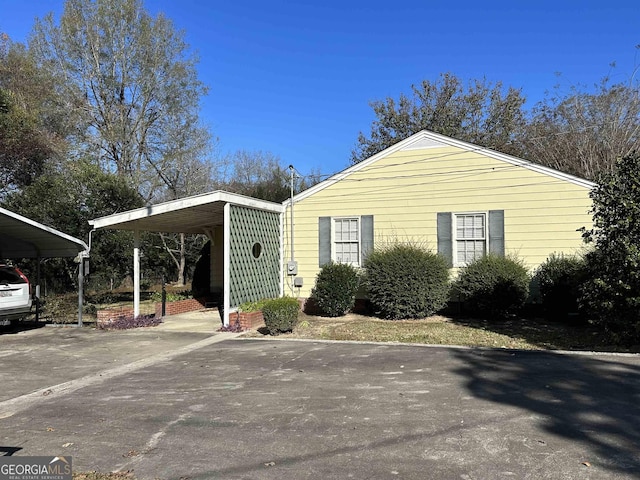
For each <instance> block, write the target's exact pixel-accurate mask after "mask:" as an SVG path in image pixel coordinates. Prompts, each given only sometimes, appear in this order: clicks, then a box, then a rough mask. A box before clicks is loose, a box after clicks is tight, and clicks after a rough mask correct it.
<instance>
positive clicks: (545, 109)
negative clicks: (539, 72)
mask: <svg viewBox="0 0 640 480" xmlns="http://www.w3.org/2000/svg"><path fill="white" fill-rule="evenodd" d="M519 143H520V145H521V147H522V152H521V155H522V156H524V157H525V158H528V159H530V160H532V161H535V162H538V163H541V164H543V165H547V166H550V167H552V168H555V169H558V170H561V171H564V172H567V173H571V174H574V175H577V176H580V177H583V178H586V179H590V180H595V179H597V177H598V175H599V174H601V173H610V172H611V171H612V170H613V169H614V167H615V162H616V160H617V159H618V158H622V157H626V156H628V155H630V154H631V153H632V152H633V151H640V90H639V87H638V85H637V84H634V82H633V77H632V78H631V80H630V81H629V82H628V83H624V84H622V83H620V84H611V83H610V81H609V79H608V78H604V79H603V80H602V81H601V82H600V83H599V84H598V85H597V87H596V89H595V91H594V92H589V91H588V90H587V89H586V88H585V87H582V86H573V87H571V89H570V92H569V94H565V95H563V94H562V92H561V90H560V88H556V89H555V90H554V91H553V92H552V93H551V94H549V95H548V96H547V98H545V99H544V100H543V101H542V102H540V103H539V104H538V105H536V107H535V108H534V110H533V115H532V118H531V120H530V122H529V125H528V126H527V128H526V130H525V131H524V133H523V134H522V136H521V137H520V138H519Z"/></svg>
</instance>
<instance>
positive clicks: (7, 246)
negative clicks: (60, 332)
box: [0, 208, 89, 325]
mask: <svg viewBox="0 0 640 480" xmlns="http://www.w3.org/2000/svg"><path fill="white" fill-rule="evenodd" d="M60 257H67V258H68V257H76V258H77V260H78V264H79V268H78V324H79V325H81V324H82V295H83V294H82V289H83V279H84V261H83V260H84V259H86V258H89V247H87V244H86V243H84V242H83V241H82V240H79V239H77V238H74V237H72V236H70V235H67V234H65V233H62V232H59V231H58V230H55V229H54V228H51V227H47V226H46V225H42V224H41V223H38V222H35V221H33V220H31V219H29V218H26V217H23V216H22V215H18V214H17V213H14V212H11V211H9V210H6V209H4V208H0V258H6V259H10V260H16V259H21V258H35V259H37V260H38V262H37V269H38V271H37V272H36V277H37V278H36V290H38V286H39V284H40V260H42V259H45V258H60ZM38 303H39V302H37V303H36V317H37V314H38Z"/></svg>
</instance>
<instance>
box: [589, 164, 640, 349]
mask: <svg viewBox="0 0 640 480" xmlns="http://www.w3.org/2000/svg"><path fill="white" fill-rule="evenodd" d="M591 198H592V199H593V228H592V229H590V230H586V229H583V236H584V238H585V240H586V241H587V242H591V243H592V244H593V246H594V247H595V248H594V250H593V251H591V252H589V253H587V255H586V264H587V267H588V270H589V278H588V280H587V281H586V283H585V285H584V290H583V295H582V298H581V303H582V306H583V307H584V308H585V313H586V314H587V315H589V316H590V317H591V318H592V320H593V321H594V322H595V323H597V324H599V325H600V326H602V327H603V328H604V329H605V331H606V332H608V333H610V334H612V336H613V337H614V338H615V339H617V340H619V341H620V342H631V343H633V342H638V341H640V222H638V218H640V152H634V153H633V154H631V155H627V156H626V157H622V158H621V159H619V160H618V161H617V162H616V167H615V169H614V170H613V171H612V172H610V173H605V174H603V175H602V176H601V178H600V180H599V182H598V185H597V187H596V188H595V189H594V190H593V191H592V193H591Z"/></svg>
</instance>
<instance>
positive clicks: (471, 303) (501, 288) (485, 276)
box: [454, 254, 530, 320]
mask: <svg viewBox="0 0 640 480" xmlns="http://www.w3.org/2000/svg"><path fill="white" fill-rule="evenodd" d="M529 282H530V278H529V274H528V272H527V269H526V268H525V266H524V265H523V264H522V262H521V261H520V260H518V259H515V258H509V257H502V256H499V255H494V254H489V255H485V256H484V257H482V258H479V259H477V260H475V261H474V262H472V263H470V264H469V265H467V266H466V267H464V268H461V269H460V272H459V275H458V278H457V280H456V281H455V283H454V289H455V290H456V291H457V293H458V294H459V295H460V297H461V298H460V299H461V300H462V304H463V306H464V307H465V310H466V311H467V313H470V314H473V315H479V316H481V317H484V318H486V319H487V320H490V319H492V318H495V317H497V318H505V317H508V316H509V315H511V314H514V313H516V312H518V310H520V309H521V308H522V307H523V306H524V303H525V301H526V300H527V297H528V295H529Z"/></svg>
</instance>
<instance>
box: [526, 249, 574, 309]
mask: <svg viewBox="0 0 640 480" xmlns="http://www.w3.org/2000/svg"><path fill="white" fill-rule="evenodd" d="M585 279H586V265H585V261H584V259H583V258H581V257H574V256H565V255H562V254H559V255H556V254H551V255H550V256H549V258H547V260H546V261H545V262H544V263H543V264H542V265H540V266H539V267H538V269H537V270H536V273H535V275H534V281H535V282H536V283H537V284H538V285H539V288H540V301H541V303H542V308H543V311H544V315H545V317H546V318H548V319H550V320H565V321H566V320H569V319H570V318H574V319H578V318H579V317H578V316H577V315H575V316H573V317H570V315H571V314H577V313H578V300H579V298H580V289H581V287H582V284H583V283H584V281H585Z"/></svg>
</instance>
